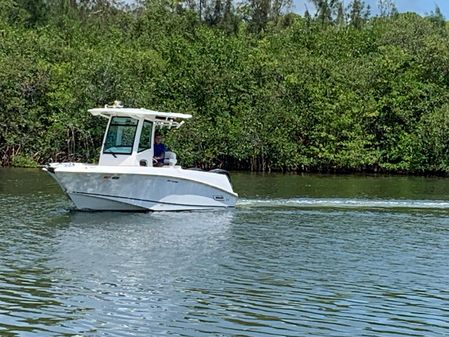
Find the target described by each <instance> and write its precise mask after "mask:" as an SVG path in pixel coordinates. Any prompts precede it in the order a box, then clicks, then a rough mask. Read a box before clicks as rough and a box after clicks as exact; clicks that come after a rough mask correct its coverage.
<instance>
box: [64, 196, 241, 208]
mask: <svg viewBox="0 0 449 337" xmlns="http://www.w3.org/2000/svg"><path fill="white" fill-rule="evenodd" d="M72 194H80V195H87V196H94V197H103V198H117V199H125V200H136V201H145V202H152V203H154V204H163V205H172V206H183V207H209V208H218V207H221V208H232V207H234V206H227V205H226V206H209V205H190V204H178V203H174V202H165V201H155V200H149V199H139V198H129V197H119V196H116V195H108V194H98V193H86V192H72ZM112 201H115V200H112ZM131 206H135V207H142V206H137V205H131Z"/></svg>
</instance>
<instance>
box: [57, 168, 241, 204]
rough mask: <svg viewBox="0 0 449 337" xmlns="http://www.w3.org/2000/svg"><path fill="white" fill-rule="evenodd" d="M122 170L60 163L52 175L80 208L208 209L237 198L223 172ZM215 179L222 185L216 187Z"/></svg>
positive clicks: (229, 202) (165, 169)
mask: <svg viewBox="0 0 449 337" xmlns="http://www.w3.org/2000/svg"><path fill="white" fill-rule="evenodd" d="M108 171H109V172H114V171H115V172H114V173H108ZM118 171H120V169H118V168H117V167H114V168H113V170H108V169H107V167H101V166H80V165H74V166H63V167H57V166H56V167H55V170H54V173H52V175H53V176H54V178H55V179H56V180H57V181H58V183H59V184H60V185H61V187H62V188H63V190H64V191H65V192H66V193H67V195H68V196H69V198H70V199H71V200H72V201H73V203H74V204H75V206H76V207H77V208H78V209H80V210H119V211H125V210H126V211H144V210H150V211H181V210H204V209H211V208H227V207H234V206H235V203H236V201H237V195H236V194H235V193H234V192H233V191H232V188H231V187H230V184H229V182H228V181H227V177H226V176H224V175H221V174H214V173H209V172H197V171H190V170H182V169H179V168H178V169H175V168H143V169H142V170H141V172H137V171H136V170H135V169H133V170H132V172H126V171H127V170H126V169H123V170H122V172H120V173H119V172H118ZM128 171H129V170H128ZM223 179H226V182H227V183H228V185H229V190H228V191H227V190H225V188H226V186H227V185H226V182H225V181H224V180H223ZM214 181H217V185H218V186H213V182H214Z"/></svg>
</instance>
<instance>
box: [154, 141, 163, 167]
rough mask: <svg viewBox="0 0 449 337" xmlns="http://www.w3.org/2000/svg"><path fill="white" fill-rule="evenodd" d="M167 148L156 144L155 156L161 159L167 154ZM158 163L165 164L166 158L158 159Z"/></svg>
mask: <svg viewBox="0 0 449 337" xmlns="http://www.w3.org/2000/svg"><path fill="white" fill-rule="evenodd" d="M165 151H166V148H165V145H164V144H162V143H159V144H156V143H154V156H155V157H160V156H162V154H163V153H165ZM157 162H158V163H163V162H164V158H162V159H158V160H157Z"/></svg>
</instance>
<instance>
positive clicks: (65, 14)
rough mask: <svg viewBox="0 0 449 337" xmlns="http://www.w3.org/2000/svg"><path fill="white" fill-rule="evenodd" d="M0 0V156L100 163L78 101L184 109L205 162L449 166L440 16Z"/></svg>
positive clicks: (96, 124) (186, 152)
mask: <svg viewBox="0 0 449 337" xmlns="http://www.w3.org/2000/svg"><path fill="white" fill-rule="evenodd" d="M116 3H117V1H106V0H104V1H82V2H77V1H28V0H20V1H18V0H4V1H0V37H1V38H0V160H1V164H2V165H18V166H28V165H32V164H34V163H45V162H47V161H50V160H51V161H63V160H76V161H81V160H82V161H94V160H95V159H96V156H97V155H98V150H99V147H100V145H101V141H102V135H103V131H104V127H105V124H104V121H103V120H101V119H98V118H94V117H92V116H90V114H88V113H87V112H86V110H87V109H88V108H91V107H95V106H101V105H104V104H106V103H110V102H112V101H114V100H116V99H119V100H122V101H123V102H124V103H125V105H128V106H142V107H149V108H154V109H160V110H162V111H179V112H186V113H192V114H193V116H194V118H193V120H192V121H190V122H189V123H187V125H186V126H184V127H182V128H181V129H179V130H175V131H174V132H172V133H169V134H168V135H167V139H166V142H167V143H168V145H169V146H170V147H171V148H172V149H173V150H174V151H176V152H177V154H178V158H180V161H181V164H183V165H185V166H201V167H205V168H209V167H215V166H222V167H227V168H233V169H251V170H260V171H270V170H283V171H288V170H315V171H318V170H319V171H329V170H332V171H339V170H342V171H343V170H347V171H360V170H370V171H390V172H417V173H425V172H435V173H449V159H448V158H449V143H448V141H447V139H448V134H449V117H448V116H449V90H448V89H449V88H448V87H449V46H448V44H447V41H448V38H449V26H447V25H445V24H444V18H442V16H441V12H439V11H437V10H435V13H432V14H431V15H430V16H429V17H420V16H418V15H416V14H412V13H407V14H398V13H397V10H396V8H395V6H394V3H393V2H392V1H390V0H388V1H381V2H380V4H381V6H382V8H381V15H380V16H379V17H368V16H367V8H366V7H365V6H364V3H363V1H352V2H351V3H350V6H349V7H348V8H344V7H343V4H342V2H340V1H313V4H314V5H315V9H316V13H315V15H314V16H313V15H312V16H309V17H307V18H303V17H301V16H299V15H296V14H293V13H285V9H286V8H287V7H288V4H289V2H288V1H265V0H263V1H255V0H254V1H251V2H250V1H248V2H245V3H243V4H241V5H239V7H238V8H234V7H233V2H230V1H222V0H217V1H202V0H201V1H200V2H199V3H196V2H194V1H193V0H191V1H190V2H171V1H166V0H158V1H143V2H142V5H141V6H138V7H136V8H134V9H130V8H121V7H119V6H117V4H116Z"/></svg>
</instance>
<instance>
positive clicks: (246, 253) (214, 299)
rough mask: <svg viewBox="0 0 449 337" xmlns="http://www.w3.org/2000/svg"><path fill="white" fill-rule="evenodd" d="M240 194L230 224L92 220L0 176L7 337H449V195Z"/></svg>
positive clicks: (294, 184)
mask: <svg viewBox="0 0 449 337" xmlns="http://www.w3.org/2000/svg"><path fill="white" fill-rule="evenodd" d="M233 183H234V186H235V189H236V190H237V192H238V193H239V194H240V195H241V199H240V201H239V203H238V206H237V208H236V209H235V210H231V211H214V212H182V213H136V214H133V213H83V212H75V211H72V210H70V208H71V204H70V202H69V201H68V200H67V199H65V197H64V196H63V194H62V193H61V192H60V191H59V189H58V187H57V186H56V185H55V183H54V182H53V180H52V179H51V178H50V177H47V176H46V175H45V174H44V173H42V172H40V171H38V170H18V169H15V170H6V169H2V170H0V336H2V337H3V336H5V337H9V336H27V337H28V336H78V337H79V336H89V337H90V336H95V337H96V336H307V335H309V336H426V337H427V336H449V306H448V303H449V289H448V284H449V265H448V263H447V261H448V260H447V259H448V256H449V195H448V194H447V193H448V192H449V179H443V178H417V177H366V176H317V175H305V176H297V175H249V174H234V175H233Z"/></svg>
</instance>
